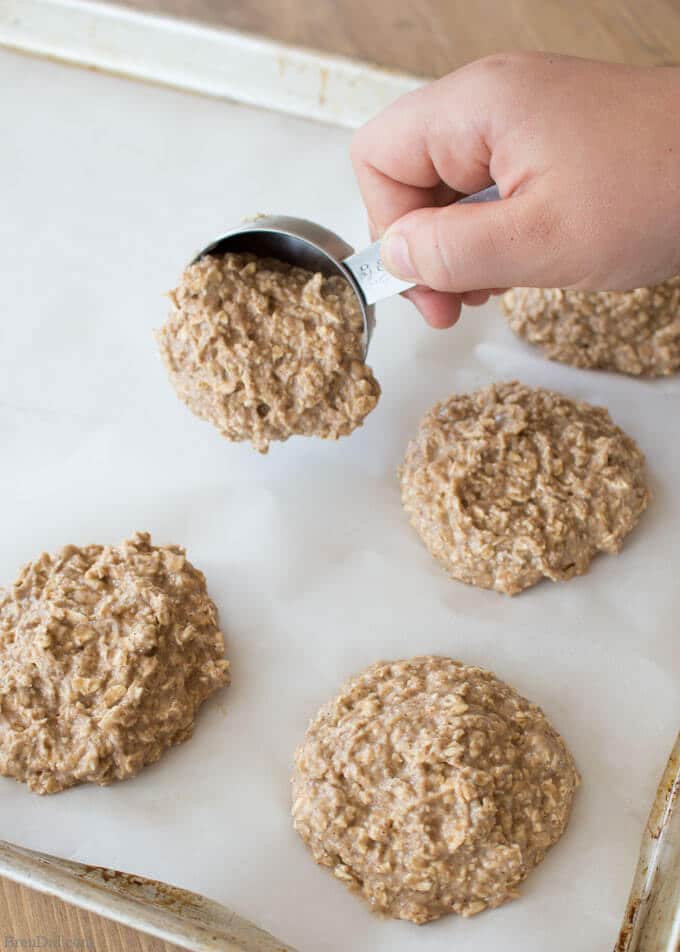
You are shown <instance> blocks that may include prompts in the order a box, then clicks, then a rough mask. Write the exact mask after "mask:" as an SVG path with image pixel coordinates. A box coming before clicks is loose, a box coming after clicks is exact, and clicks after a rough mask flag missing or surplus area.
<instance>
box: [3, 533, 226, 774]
mask: <svg viewBox="0 0 680 952" xmlns="http://www.w3.org/2000/svg"><path fill="white" fill-rule="evenodd" d="M228 668H229V663H228V662H227V661H225V660H224V638H223V635H222V632H221V631H220V629H219V627H218V624H217V609H216V608H215V605H214V604H213V602H212V601H211V600H210V598H209V597H208V593H207V591H206V587H205V578H204V576H203V574H202V573H201V572H199V571H198V569H195V568H194V567H193V566H192V565H191V563H190V562H188V561H187V560H186V558H185V555H184V550H183V549H182V548H180V547H179V546H175V545H169V546H154V545H152V544H151V539H150V538H149V535H148V533H143V532H140V533H137V534H136V535H134V536H133V537H132V538H131V539H128V540H127V541H125V542H123V543H122V544H121V545H119V546H102V545H88V546H85V547H84V548H77V547H76V546H74V545H69V546H66V547H65V548H63V549H61V551H60V552H58V553H57V554H56V555H47V554H46V553H44V554H43V555H41V556H40V558H38V559H36V561H35V562H29V563H28V565H26V566H24V568H23V569H22V571H21V573H20V575H19V578H18V579H17V581H16V582H15V583H14V585H13V586H11V587H10V588H9V589H7V590H5V591H4V592H2V591H0V774H4V775H5V776H8V777H15V778H16V779H17V780H23V781H24V782H25V783H27V784H28V786H29V788H30V789H31V790H33V791H34V792H35V793H56V792H58V791H60V790H64V789H65V788H66V787H71V786H73V785H74V784H77V783H86V782H90V783H98V784H102V785H103V784H108V783H110V782H111V781H112V780H125V779H127V778H128V777H133V776H134V775H135V774H136V773H138V772H139V771H140V770H141V769H142V767H144V766H145V765H146V764H150V763H153V762H154V761H156V760H158V759H159V757H160V756H161V754H162V753H163V750H164V749H165V748H166V747H169V746H170V745H172V744H179V743H180V742H181V741H183V740H186V739H187V738H189V737H191V734H192V730H193V726H194V717H195V714H196V711H197V710H198V708H199V707H200V705H201V704H202V703H203V701H205V699H206V698H207V697H208V695H210V694H212V693H213V691H216V690H217V689H218V688H220V687H222V685H224V684H227V683H228V681H229V676H228Z"/></svg>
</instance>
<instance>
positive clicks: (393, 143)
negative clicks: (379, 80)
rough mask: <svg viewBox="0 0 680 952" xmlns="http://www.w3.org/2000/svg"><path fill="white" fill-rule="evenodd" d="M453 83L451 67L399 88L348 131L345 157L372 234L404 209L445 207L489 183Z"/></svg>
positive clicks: (479, 140)
mask: <svg viewBox="0 0 680 952" xmlns="http://www.w3.org/2000/svg"><path fill="white" fill-rule="evenodd" d="M460 85H461V83H460V80H459V79H458V74H456V73H454V74H452V75H451V76H448V77H446V78H445V79H444V80H439V81H437V82H435V83H432V84H430V85H428V86H425V87H423V88H422V89H418V90H415V91H414V92H411V93H407V94H406V95H405V96H402V97H401V98H400V99H398V100H396V102H394V103H392V104H391V105H390V106H388V107H387V108H386V109H385V110H383V111H382V112H381V113H379V114H378V115H377V116H375V117H374V118H373V119H371V120H369V122H367V123H366V125H364V126H363V127H362V128H361V129H359V130H358V132H357V133H356V134H355V136H354V139H353V142H352V147H351V155H352V163H353V165H354V171H355V175H356V178H357V182H358V185H359V189H360V191H361V195H362V198H363V201H364V204H365V206H366V210H367V212H368V217H369V220H370V221H371V223H372V225H373V226H374V230H375V231H376V232H377V233H378V234H382V233H383V232H384V231H385V230H386V229H387V228H388V227H389V225H391V224H392V223H393V222H395V221H396V220H397V219H398V218H401V217H402V215H405V214H406V213H407V212H410V211H414V210H415V209H418V208H431V207H438V206H441V205H448V204H450V203H451V202H452V201H454V200H455V199H456V198H458V197H460V195H462V194H468V193H470V192H475V191H478V190H479V189H481V188H483V187H484V186H485V185H488V184H489V183H490V182H491V176H490V174H489V149H488V147H487V146H486V143H485V142H484V139H483V136H482V135H481V134H480V130H479V128H478V127H477V125H478V122H477V120H478V119H479V116H478V115H476V116H473V120H472V121H471V119H470V117H469V115H468V112H469V110H468V109H467V108H466V106H465V105H464V97H462V90H459V89H458V87H459V86H460ZM459 92H460V93H461V105H460V108H459V109H456V101H457V99H458V93H459Z"/></svg>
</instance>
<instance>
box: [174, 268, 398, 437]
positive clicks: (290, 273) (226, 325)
mask: <svg viewBox="0 0 680 952" xmlns="http://www.w3.org/2000/svg"><path fill="white" fill-rule="evenodd" d="M170 297H171V300H172V310H171V312H170V316H169V318H168V320H167V322H166V324H165V325H164V326H163V327H162V328H161V329H160V331H159V332H158V334H157V340H158V345H159V347H160V352H161V355H162V357H163V361H164V363H165V366H166V368H167V370H168V373H169V375H170V380H171V381H172V384H173V386H174V388H175V390H176V391H177V394H178V396H179V397H180V399H181V400H183V401H184V403H186V405H187V406H188V407H189V408H190V409H191V410H192V411H193V412H194V413H195V414H196V415H197V416H199V417H202V418H203V419H204V420H208V421H209V422H210V423H212V424H213V425H214V426H216V427H217V429H218V430H219V431H220V433H221V434H222V435H223V436H224V437H226V438H227V439H228V440H237V441H240V440H250V442H251V443H252V444H253V446H254V447H255V448H256V449H257V450H259V451H260V452H262V453H266V452H267V449H268V447H269V443H270V441H272V440H287V439H288V437H290V436H294V435H300V436H320V437H323V438H324V439H331V440H336V439H338V438H339V437H341V436H347V435H348V434H349V433H351V432H352V431H353V430H355V429H356V427H358V426H360V425H361V423H362V422H363V420H364V418H365V417H366V415H367V414H369V413H370V412H371V410H373V409H374V407H375V406H376V404H377V402H378V398H379V397H380V386H379V384H378V381H377V380H376V379H375V377H374V376H373V373H372V371H371V369H370V367H367V366H366V364H365V363H364V360H363V319H362V314H361V309H360V307H359V303H358V301H357V299H356V296H355V294H354V292H353V290H352V288H351V287H350V285H349V284H348V282H347V281H345V280H344V279H343V278H340V277H324V276H323V275H321V274H313V273H312V272H311V271H305V270H303V269H302V268H296V267H292V266H291V265H288V264H285V263H283V262H281V261H276V260H274V259H273V258H256V257H255V256H254V255H251V254H226V255H224V257H222V258H215V257H210V256H206V257H204V258H201V260H200V261H198V262H197V263H196V264H192V265H190V266H189V267H188V268H187V269H186V271H185V272H184V274H183V275H182V278H181V280H180V283H179V285H178V287H177V289H176V290H175V291H173V292H172V294H171V295H170Z"/></svg>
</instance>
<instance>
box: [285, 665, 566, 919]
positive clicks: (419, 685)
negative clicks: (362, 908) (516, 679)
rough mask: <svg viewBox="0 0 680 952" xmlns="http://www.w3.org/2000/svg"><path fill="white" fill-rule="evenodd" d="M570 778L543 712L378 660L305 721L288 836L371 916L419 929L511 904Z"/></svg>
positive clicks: (557, 825) (556, 830)
mask: <svg viewBox="0 0 680 952" xmlns="http://www.w3.org/2000/svg"><path fill="white" fill-rule="evenodd" d="M578 783H579V775H578V772H577V770H576V767H575V765H574V761H573V759H572V757H571V754H570V753H569V751H568V750H567V748H566V746H565V744H564V741H563V740H562V738H561V737H560V735H559V734H558V733H557V732H556V731H555V730H554V729H553V728H552V727H551V726H550V724H549V723H548V721H547V720H546V718H545V715H544V714H543V712H542V711H541V710H540V708H538V707H536V706H535V705H533V704H531V703H529V701H527V700H525V698H523V697H521V696H520V695H519V694H518V693H517V692H516V691H515V690H514V689H513V688H511V687H510V686H509V685H508V684H505V683H504V682H503V681H501V680H499V679H498V678H497V677H495V675H493V674H491V673H490V672H489V671H485V670H483V669H482V668H477V667H470V666H467V665H464V664H461V663H460V662H457V661H452V660H450V659H449V658H440V657H423V658H413V659H412V660H410V661H395V662H379V663H378V664H374V665H372V666H371V667H370V668H368V669H367V670H366V671H364V672H363V674H361V675H359V676H358V677H355V678H352V679H351V680H350V681H349V682H348V683H347V684H346V685H345V686H344V687H343V688H342V689H341V691H340V694H339V695H338V696H337V697H336V698H335V700H333V701H331V702H330V703H329V704H326V705H325V707H323V708H322V709H321V710H320V712H319V714H318V715H317V717H316V718H315V719H314V720H313V721H312V722H311V724H310V726H309V728H308V730H307V734H306V736H305V739H304V741H303V743H302V746H301V747H300V748H299V750H298V751H297V752H296V754H295V771H294V774H293V783H292V786H293V818H294V824H295V829H296V830H297V832H298V833H299V834H300V836H301V837H302V839H303V840H304V841H305V843H306V844H307V845H308V846H309V848H310V849H311V851H312V854H313V856H314V859H315V860H316V861H317V863H320V864H321V865H323V866H328V867H330V868H331V869H332V870H333V872H334V873H335V875H336V876H337V878H338V879H339V880H341V881H342V882H343V883H345V884H346V885H347V886H348V887H350V888H352V889H353V890H356V891H357V892H359V893H360V894H361V895H362V896H363V897H364V898H365V899H366V900H368V902H369V903H370V904H371V906H372V907H373V909H374V910H376V911H378V912H381V913H385V914H387V915H390V916H394V917H395V918H398V919H410V920H411V921H412V922H417V923H424V922H428V921H430V920H432V919H437V918H438V917H439V916H443V915H445V914H446V913H450V912H456V913H458V914H459V915H462V916H471V915H474V914H475V913H478V912H481V911H482V910H483V909H486V908H494V907H496V906H499V905H500V904H501V903H503V902H505V901H506V900H508V899H513V898H515V897H516V896H517V887H518V886H519V884H520V883H521V882H522V880H523V879H525V877H526V876H527V874H528V873H529V872H530V871H531V870H532V869H533V868H534V866H536V865H537V864H538V863H540V861H541V860H542V859H543V857H544V855H545V853H546V851H547V850H548V849H549V847H551V846H552V845H553V844H554V843H556V842H557V840H558V839H559V838H560V837H561V836H562V833H563V832H564V830H565V827H566V825H567V822H568V819H569V813H570V810H571V805H572V800H573V797H574V792H575V789H576V787H577V786H578Z"/></svg>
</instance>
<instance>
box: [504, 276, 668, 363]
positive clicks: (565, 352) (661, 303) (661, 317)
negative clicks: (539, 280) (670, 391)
mask: <svg viewBox="0 0 680 952" xmlns="http://www.w3.org/2000/svg"><path fill="white" fill-rule="evenodd" d="M502 305H503V310H504V311H505V314H506V316H507V318H508V323H509V324H510V327H511V328H512V329H513V331H515V333H516V334H519V336H520V337H523V338H524V339H525V340H526V341H528V342H529V343H530V344H536V345H537V346H538V347H540V348H541V350H542V351H543V352H544V353H545V356H546V357H549V358H550V360H558V361H560V362H561V363H563V364H571V365H572V366H573V367H584V368H587V369H600V370H614V371H618V372H619V373H623V374H633V375H634V376H645V377H657V376H667V375H668V374H673V373H676V372H677V371H678V370H680V276H678V277H675V278H671V279H670V280H669V281H666V282H665V283H664V284H659V285H658V286H656V287H652V288H636V290H634V291H599V292H587V291H560V290H558V289H555V288H548V289H542V288H512V289H511V290H510V291H507V292H506V294H505V295H504V296H503V299H502Z"/></svg>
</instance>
